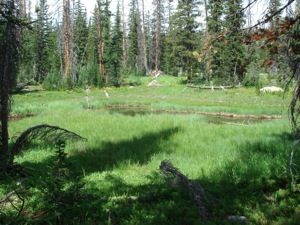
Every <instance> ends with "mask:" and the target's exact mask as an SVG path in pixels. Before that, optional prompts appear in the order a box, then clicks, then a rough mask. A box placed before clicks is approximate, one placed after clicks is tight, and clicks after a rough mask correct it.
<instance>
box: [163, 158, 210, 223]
mask: <svg viewBox="0 0 300 225" xmlns="http://www.w3.org/2000/svg"><path fill="white" fill-rule="evenodd" d="M160 170H161V172H162V174H163V175H164V176H165V179H166V181H167V182H170V183H171V184H173V185H178V186H181V187H182V188H183V189H184V190H187V191H188V193H189V195H190V197H191V199H192V201H193V202H194V204H195V205H196V206H197V208H198V211H199V213H200V215H201V216H202V218H203V219H204V220H205V221H207V220H208V218H209V214H208V212H207V210H206V208H205V203H204V202H205V200H206V199H207V197H208V195H207V193H206V191H205V190H204V189H203V188H202V187H201V186H200V185H199V183H198V182H196V181H195V180H190V179H188V178H187V177H186V176H185V175H184V174H182V173H181V172H180V171H179V170H178V169H176V168H175V167H174V166H173V165H172V163H171V162H170V161H166V160H164V161H162V162H161V164H160Z"/></svg>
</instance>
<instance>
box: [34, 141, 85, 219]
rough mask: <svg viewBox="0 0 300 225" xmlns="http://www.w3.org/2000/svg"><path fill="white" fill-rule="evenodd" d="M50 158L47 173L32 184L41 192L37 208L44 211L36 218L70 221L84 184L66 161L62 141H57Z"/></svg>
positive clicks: (80, 198) (80, 197)
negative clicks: (50, 161)
mask: <svg viewBox="0 0 300 225" xmlns="http://www.w3.org/2000/svg"><path fill="white" fill-rule="evenodd" d="M52 160H53V161H52V163H51V164H50V165H49V167H48V168H47V174H45V175H44V176H42V177H40V178H39V180H38V181H37V182H36V181H34V182H36V183H33V184H32V185H33V187H35V188H37V189H38V190H40V191H41V194H42V196H40V197H41V199H40V201H42V202H43V204H40V207H41V208H39V209H38V210H40V211H44V213H43V216H42V217H41V218H38V220H40V221H41V222H42V221H48V222H53V223H55V222H56V223H57V222H58V223H66V222H68V221H72V218H74V212H76V210H78V209H77V208H78V207H79V205H78V203H79V201H82V197H83V196H82V195H81V189H82V188H83V185H84V184H83V183H82V182H81V181H80V177H78V175H77V174H76V173H74V168H73V166H72V165H71V164H70V163H69V162H68V159H67V154H66V153H65V142H64V141H62V140H61V141H58V142H57V144H56V151H55V156H54V158H53V159H52ZM37 194H38V193H37Z"/></svg>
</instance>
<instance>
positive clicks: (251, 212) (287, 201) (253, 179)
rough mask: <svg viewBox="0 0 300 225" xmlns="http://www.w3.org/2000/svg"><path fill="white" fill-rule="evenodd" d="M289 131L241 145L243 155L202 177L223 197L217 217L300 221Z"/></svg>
mask: <svg viewBox="0 0 300 225" xmlns="http://www.w3.org/2000/svg"><path fill="white" fill-rule="evenodd" d="M293 141H294V138H293V136H292V135H291V134H289V133H282V134H280V135H271V136H269V137H266V138H264V139H262V140H261V141H257V142H246V143H242V144H240V145H239V146H238V149H239V151H240V153H239V155H238V156H237V157H236V158H235V159H233V160H232V161H230V162H228V163H227V164H226V166H224V167H222V168H219V169H217V170H216V171H214V172H213V173H212V174H210V176H209V177H204V178H203V177H202V178H199V182H200V183H201V184H202V185H203V186H204V188H205V189H206V190H207V191H208V192H209V193H210V194H212V195H213V196H215V197H216V198H217V199H218V200H219V201H218V202H219V204H218V205H210V206H209V207H210V210H211V211H212V213H213V214H214V216H213V217H215V218H226V217H227V216H229V215H239V216H246V217H247V218H248V221H249V222H250V224H299V211H300V207H299V204H300V197H299V194H297V193H298V191H296V190H295V189H294V188H293V185H292V184H291V182H292V180H291V176H290V174H289V160H290V152H291V150H292V147H293Z"/></svg>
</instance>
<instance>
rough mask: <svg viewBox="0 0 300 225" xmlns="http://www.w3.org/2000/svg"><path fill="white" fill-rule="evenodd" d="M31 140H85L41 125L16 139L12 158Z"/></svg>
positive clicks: (55, 141)
mask: <svg viewBox="0 0 300 225" xmlns="http://www.w3.org/2000/svg"><path fill="white" fill-rule="evenodd" d="M33 140H43V141H45V140H46V141H49V142H52V143H58V142H59V141H61V140H63V141H66V140H86V139H85V138H83V137H81V136H80V135H78V134H76V133H74V132H72V131H69V130H66V129H63V128H60V127H57V126H51V125H47V124H42V125H38V126H34V127H31V128H29V129H27V130H26V131H24V132H23V133H22V134H21V135H20V136H19V137H18V138H17V140H16V141H15V143H14V145H13V148H12V156H14V155H15V154H17V153H18V152H19V151H20V150H21V148H23V147H24V146H25V145H26V144H27V143H29V142H31V141H33Z"/></svg>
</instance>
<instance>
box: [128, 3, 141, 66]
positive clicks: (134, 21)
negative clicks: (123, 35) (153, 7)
mask: <svg viewBox="0 0 300 225" xmlns="http://www.w3.org/2000/svg"><path fill="white" fill-rule="evenodd" d="M129 7H130V12H129V21H128V26H129V32H128V42H127V43H128V48H127V66H128V67H129V68H130V69H140V68H139V67H138V66H139V63H138V58H139V57H140V52H139V32H138V29H139V28H138V26H139V25H138V13H137V5H136V0H131V1H130V5H129Z"/></svg>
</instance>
